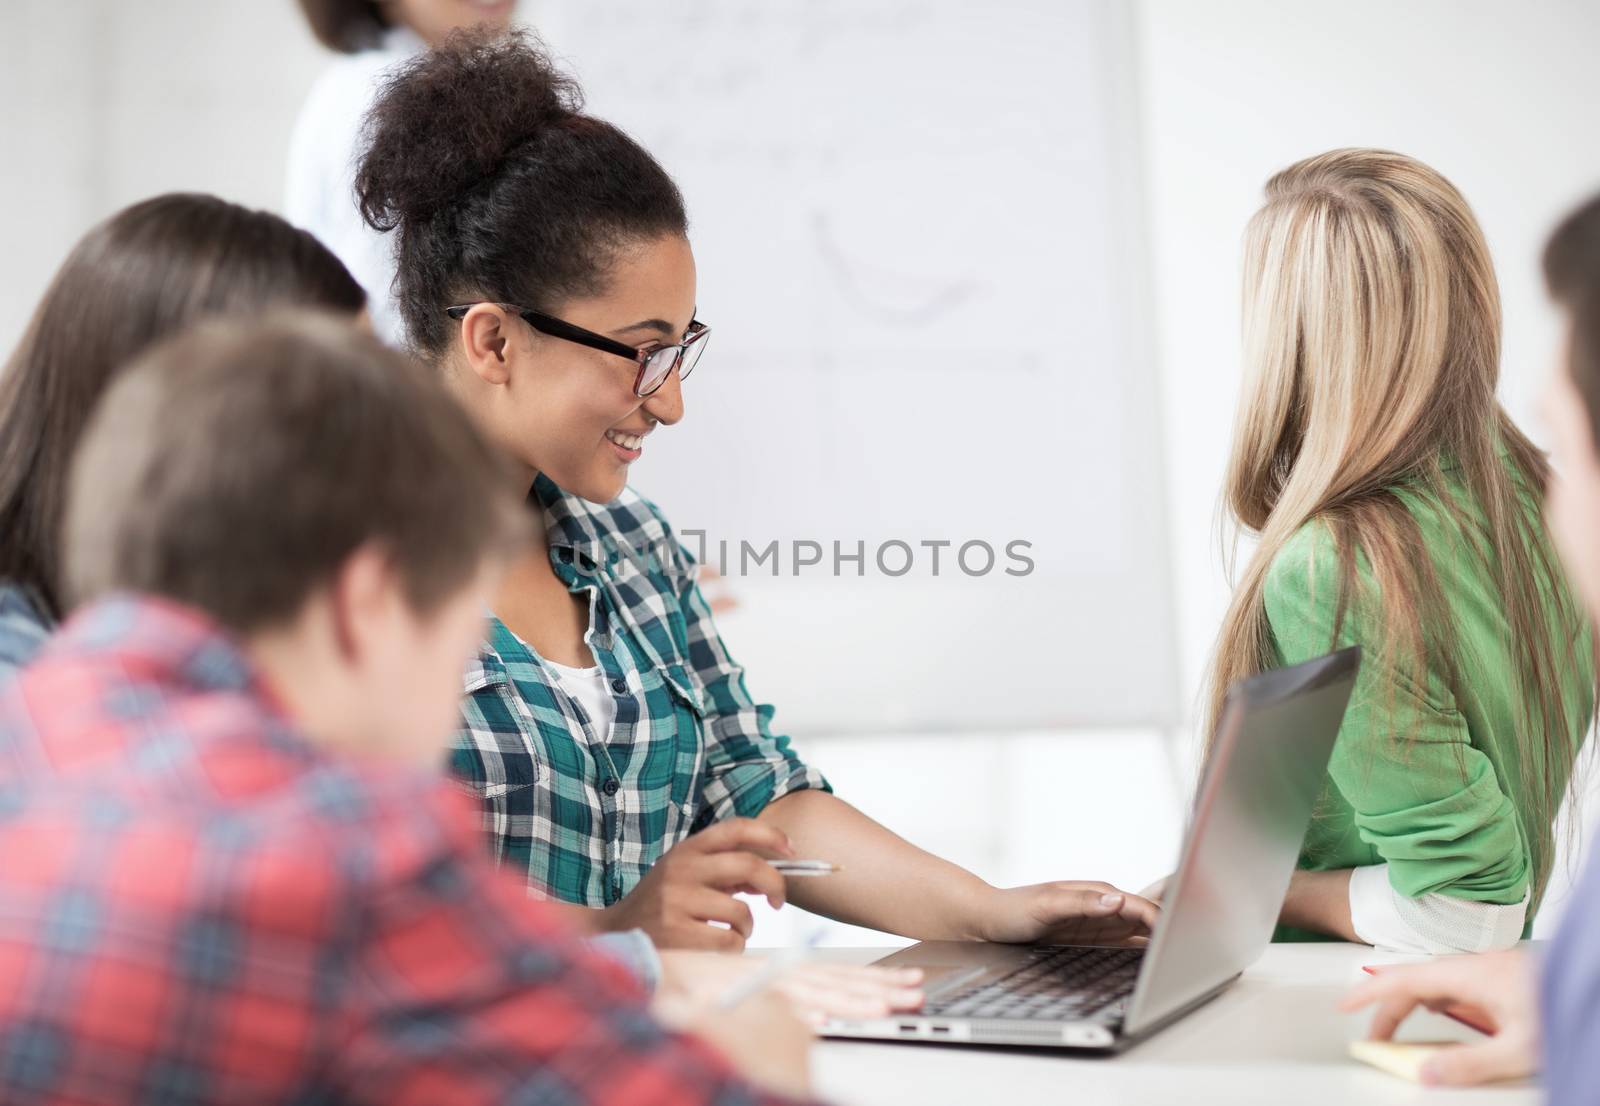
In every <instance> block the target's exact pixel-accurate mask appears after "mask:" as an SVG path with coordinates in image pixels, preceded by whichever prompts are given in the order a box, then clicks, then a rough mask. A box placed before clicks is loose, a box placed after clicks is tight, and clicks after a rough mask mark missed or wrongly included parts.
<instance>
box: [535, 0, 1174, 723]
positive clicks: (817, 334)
mask: <svg viewBox="0 0 1600 1106" xmlns="http://www.w3.org/2000/svg"><path fill="white" fill-rule="evenodd" d="M527 14H529V15H531V16H533V17H534V18H535V19H536V21H537V22H538V24H539V28H540V31H541V32H542V33H543V34H544V36H545V37H546V38H547V40H548V41H549V42H550V44H551V46H552V48H553V49H554V50H555V51H556V52H557V54H558V55H560V56H562V57H563V59H564V60H565V61H566V63H567V64H568V65H569V66H570V67H571V68H572V69H573V70H574V71H575V72H576V74H577V75H578V77H579V78H580V80H581V81H582V83H583V85H584V87H585V89H586V91H587V93H588V97H589V105H590V109H591V110H592V111H593V112H594V113H595V114H598V115H601V116H603V117H605V118H607V119H610V120H612V121H613V122H616V123H617V124H618V125H620V126H622V127H623V128H625V129H626V130H628V131H629V132H630V133H632V134H633V135H635V136H636V137H637V138H639V139H640V141H642V142H643V143H644V145H645V146H646V147H647V148H649V149H650V150H651V151H652V152H654V153H655V154H656V156H657V157H658V158H659V159H660V160H661V161H662V163H663V164H664V165H665V166H666V167H667V169H668V170H669V172H671V173H672V174H673V175H674V177H675V178H676V180H677V181H678V183H679V185H680V187H681V188H682V189H683V192H684V195H685V197H686V199H687V202H688V206H689V212H690V219H691V221H692V229H691V238H692V241H693V245H694V249H695V254H696V258H697V262H698V265H699V279H700V287H699V304H700V317H701V319H702V320H703V321H705V322H707V323H709V324H710V325H711V327H712V328H713V334H712V336H711V338H710V345H709V347H708V350H707V353H706V355H705V358H704V360H703V361H702V362H701V365H700V367H699V369H698V370H697V374H696V375H695V376H694V377H692V378H691V379H690V381H689V382H688V383H687V384H686V385H685V389H684V397H685V403H686V406H687V414H686V417H685V419H684V420H683V422H682V423H680V424H679V425H677V426H675V427H669V428H662V430H661V431H658V432H657V433H656V434H655V435H653V436H652V437H651V439H650V443H649V445H648V447H647V448H646V451H645V456H644V457H643V459H641V461H640V462H639V463H638V464H637V465H635V468H634V473H633V478H632V479H633V484H634V486H635V487H636V488H637V489H638V490H639V491H641V492H642V493H644V494H645V495H647V496H649V497H650V498H652V499H653V500H655V502H656V503H658V504H659V505H660V506H661V507H662V508H663V510H664V511H665V513H666V514H667V516H668V518H669V519H671V520H672V522H673V524H674V526H675V527H676V528H677V529H678V530H679V531H680V533H687V534H688V535H689V536H688V539H687V540H688V544H689V545H690V547H691V549H692V550H694V551H696V552H697V553H698V552H700V550H701V549H702V548H703V549H704V552H705V554H706V558H705V559H707V560H709V561H710V562H711V563H712V564H713V565H714V566H718V565H719V562H720V567H721V568H722V569H723V571H724V573H725V574H726V575H727V576H728V577H729V578H730V579H729V580H728V587H729V590H730V591H731V592H732V593H733V594H734V595H735V596H736V597H737V599H738V601H739V606H738V608H737V609H736V610H734V611H732V612H731V613H729V614H726V615H724V616H722V617H721V618H720V619H719V625H720V627H721V629H722V633H723V636H724V637H725V639H726V641H727V644H728V647H729V649H730V651H731V652H732V653H733V655H734V656H735V657H736V658H737V659H738V660H739V661H740V662H741V663H743V664H744V665H745V667H746V669H747V672H748V683H749V686H750V689H751V692H752V693H753V694H754V695H755V696H756V698H757V699H758V700H759V701H763V702H770V703H773V704H775V705H776V706H777V707H778V715H777V722H776V725H777V726H778V728H779V729H780V730H785V731H788V732H791V733H820V732H850V733H855V732H868V731H892V730H902V729H903V730H918V731H921V730H929V729H939V730H944V729H956V730H972V729H998V728H1017V727H1033V726H1073V725H1096V726H1101V725H1124V724H1125V725H1156V726H1165V725H1169V724H1171V723H1172V722H1173V721H1174V720H1175V719H1176V717H1177V715H1178V713H1179V712H1178V709H1177V706H1178V704H1177V700H1178V696H1177V675H1176V665H1175V647H1174V643H1173V638H1174V629H1173V613H1172V597H1171V581H1170V573H1169V570H1168V565H1167V554H1166V549H1167V543H1166V523H1165V517H1164V507H1163V497H1162V489H1161V475H1160V474H1161V456H1160V442H1159V440H1158V436H1159V434H1158V427H1159V425H1160V423H1159V418H1158V412H1157V408H1156V402H1157V397H1156V385H1155V365H1154V358H1153V354H1152V350H1151V346H1150V342H1149V339H1148V333H1149V330H1150V326H1149V322H1148V320H1149V306H1148V295H1147V292H1146V287H1145V274H1144V272H1143V269H1142V266H1143V258H1144V246H1143V228H1142V224H1141V219H1142V213H1141V203H1140V199H1141V198H1140V174H1139V169H1138V161H1137V158H1138V146H1139V143H1138V113H1137V105H1136V104H1135V103H1134V102H1133V99H1132V95H1131V91H1130V90H1131V89H1132V88H1133V73H1132V68H1133V65H1134V62H1135V58H1134V49H1133V44H1132V35H1131V28H1130V27H1129V26H1128V25H1127V20H1128V19H1129V18H1130V17H1129V16H1128V15H1127V13H1126V8H1125V6H1124V5H1121V4H1118V3H1116V2H1114V0H1105V2H1090V0H1075V2H1060V0H999V2H990V3H983V4H974V3H970V2H963V0H915V2H910V0H697V2H694V3H670V4H662V3H659V2H657V0H558V2H550V3H546V4H543V5H540V6H538V7H537V8H535V9H534V10H533V11H530V12H528V13H527ZM697 535H703V537H700V536H697ZM940 542H945V543H949V544H948V545H939V544H937V543H940ZM746 543H748V551H746V549H745V544H746ZM773 543H776V545H775V546H774V544H773ZM797 543H799V544H797ZM835 543H837V550H836V548H835ZM896 543H900V544H896ZM1017 543H1025V544H1017ZM986 547H987V549H988V550H992V559H991V556H990V554H988V553H986V552H985V548H986ZM836 552H837V553H838V554H841V555H842V559H838V560H836ZM963 552H964V555H963ZM856 553H860V554H861V555H862V560H861V561H860V562H857V561H855V560H854V559H852V557H851V555H852V554H856ZM742 554H743V555H742ZM935 555H937V564H936V563H935ZM816 558H820V559H819V560H816ZM1008 570H1009V571H1008Z"/></svg>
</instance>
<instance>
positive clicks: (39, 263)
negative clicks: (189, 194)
mask: <svg viewBox="0 0 1600 1106" xmlns="http://www.w3.org/2000/svg"><path fill="white" fill-rule="evenodd" d="M323 64H324V54H323V51H322V50H321V48H320V47H318V46H317V44H316V42H315V40H314V39H312V37H311V34H310V32H309V31H308V30H307V29H306V27H305V23H304V20H303V19H302V18H301V16H300V10H299V7H298V6H297V5H296V4H295V3H294V0H250V2H248V3H241V2H238V0H222V2H218V0H160V2H159V3H129V2H126V0H4V4H3V5H0V103H3V104H5V105H6V107H5V110H4V111H3V112H0V210H3V211H4V212H5V213H6V216H5V218H4V219H0V351H5V352H9V351H10V349H11V347H12V346H13V345H15V343H16V340H17V338H18V337H19V336H20V334H21V332H22V328H23V327H24V326H25V325H26V323H27V320H28V317H29V316H30V315H31V314H32V312H33V307H34V304H35V303H37V302H38V299H39V296H40V295H41V294H42V293H43V291H44V288H45V285H46V284H47V283H48V282H49V279H50V277H51V275H52V274H53V273H54V271H55V269H56V267H57V266H58V265H59V264H60V263H61V259H62V258H63V257H64V256H65V255H66V253H67V251H68V250H69V249H71V247H72V245H73V243H74V242H76V241H77V240H78V239H79V238H80V237H81V236H82V235H83V232H84V231H85V230H87V229H88V228H89V226H90V225H91V224H92V223H94V222H96V221H97V220H99V219H102V218H104V217H105V216H107V215H110V214H111V213H112V212H114V211H116V210H118V209H119V208H122V207H124V206H126V205H127V204H129V203H132V202H133V201H135V200H140V199H144V198H146V197H148V196H152V195H155V194H157V193H160V192H166V191H173V190H190V191H203V192H215V193H217V194H218V195H221V196H223V197H225V198H227V199H230V200H235V201H237V202H239V203H244V204H249V205H251V206H253V207H264V208H268V209H272V210H278V209H280V208H281V204H282V193H283V159H284V155H285V152H286V151H287V148H288V144H289V130H290V127H291V126H292V125H293V123H294V117H295V113H296V112H298V111H299V109H300V101H301V98H302V97H303V96H304V95H305V92H306V89H307V88H308V87H309V86H310V84H311V82H312V80H313V79H314V78H315V76H316V74H317V72H318V70H319V69H320V68H321V66H322V65H323ZM0 360H3V353H0Z"/></svg>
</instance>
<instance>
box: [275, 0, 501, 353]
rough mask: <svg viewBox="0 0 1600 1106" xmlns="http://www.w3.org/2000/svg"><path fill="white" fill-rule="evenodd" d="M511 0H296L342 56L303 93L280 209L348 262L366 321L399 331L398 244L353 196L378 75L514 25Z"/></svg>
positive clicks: (388, 334)
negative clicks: (366, 309) (453, 37)
mask: <svg viewBox="0 0 1600 1106" xmlns="http://www.w3.org/2000/svg"><path fill="white" fill-rule="evenodd" d="M516 6H517V5H516V0H300V8H301V10H302V11H303V12H304V13H305V17H306V21H307V22H308V23H309V24H310V25H311V31H312V33H313V34H314V35H316V36H317V41H318V42H320V43H322V44H323V45H324V46H326V47H327V48H328V49H330V50H334V51H337V52H338V53H339V54H340V55H341V56H340V57H338V58H337V59H335V60H334V62H333V64H331V65H329V66H328V68H327V70H326V71H325V72H324V73H323V74H322V76H321V77H319V78H318V79H317V82H316V84H314V85H313V86H312V87H311V92H310V94H309V95H307V96H306V102H305V104H304V106H302V107H301V109H300V117H299V119H298V120H297V121H296V122H295V127H294V133H293V135H292V136H291V138H290V140H289V161H288V170H287V174H286V183H285V187H284V214H285V215H287V216H288V218H289V221H290V222H291V223H293V224H295V225H296V226H298V227H303V228H305V229H306V230H309V231H310V232H311V233H312V234H314V235H316V236H317V238H319V239H320V240H321V241H322V242H323V243H324V244H325V245H326V246H327V247H328V248H329V249H331V250H332V251H333V252H334V253H335V254H336V255H337V256H338V258H339V260H341V261H343V262H344V263H345V266H346V267H347V268H348V269H349V270H350V272H351V273H352V274H354V275H355V278H356V280H357V281H359V282H360V283H361V287H362V288H364V289H366V292H367V300H368V302H369V303H370V304H371V308H370V310H371V314H372V326H373V329H374V330H375V331H376V332H377V334H378V336H379V337H380V338H382V339H383V340H384V341H386V342H388V343H389V344H390V345H392V346H399V345H401V344H402V343H403V342H404V340H405V328H404V326H403V325H402V323H401V321H400V318H399V315H398V314H397V313H396V311H395V307H394V302H393V291H392V286H393V284H394V246H393V243H392V242H390V241H389V240H388V239H387V238H385V237H384V236H383V235H381V234H379V233H377V232H376V231H374V230H373V229H372V228H371V227H369V226H367V224H366V222H365V220H363V219H362V218H361V212H360V210H359V209H358V208H357V206H356V199H355V188H354V180H355V163H356V159H357V157H358V156H359V155H360V152H361V151H360V143H361V122H362V119H363V118H364V117H365V116H366V114H367V109H368V108H370V107H371V106H372V100H373V97H374V96H375V95H376V94H377V91H378V87H379V85H380V84H381V83H382V78H383V74H384V73H385V72H386V71H387V70H389V69H391V68H393V67H394V66H395V65H396V64H397V63H399V62H402V61H405V60H406V59H407V58H409V57H411V56H412V55H414V54H416V53H417V52H418V51H420V50H423V49H425V48H427V47H428V46H432V45H435V44H436V43H439V42H442V41H443V40H444V38H445V36H447V35H448V34H449V33H450V32H451V31H455V30H460V29H462V28H468V27H485V28H487V29H489V30H491V31H505V30H507V29H508V28H509V27H510V26H511V18H512V15H513V13H514V12H515V9H516Z"/></svg>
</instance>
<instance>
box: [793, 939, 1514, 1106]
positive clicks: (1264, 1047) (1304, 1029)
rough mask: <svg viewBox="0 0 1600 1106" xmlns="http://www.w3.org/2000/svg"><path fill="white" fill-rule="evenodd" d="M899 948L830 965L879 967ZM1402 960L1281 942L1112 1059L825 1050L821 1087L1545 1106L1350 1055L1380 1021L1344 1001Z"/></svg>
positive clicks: (917, 1098) (1140, 1103) (1429, 1033)
mask: <svg viewBox="0 0 1600 1106" xmlns="http://www.w3.org/2000/svg"><path fill="white" fill-rule="evenodd" d="M888 951H890V950H885V949H838V950H831V951H829V952H826V953H824V954H822V955H827V956H829V957H837V958H838V959H841V960H848V961H851V962H856V963H867V962H869V961H871V960H875V959H877V958H878V957H879V956H881V955H883V954H884V953H886V952H888ZM1401 959H1404V958H1403V957H1395V956H1388V955H1386V954H1384V953H1380V952H1375V951H1373V950H1372V949H1370V948H1366V947H1365V946H1359V945H1342V944H1328V945H1274V946H1272V947H1271V948H1270V949H1269V950H1268V951H1267V953H1266V954H1265V955H1264V956H1263V957H1262V958H1261V960H1260V961H1258V962H1257V963H1256V965H1255V966H1254V967H1253V968H1251V969H1250V970H1249V971H1247V972H1245V974H1244V975H1243V976H1242V977H1240V978H1239V980H1238V981H1237V982H1235V983H1234V984H1233V986H1232V987H1230V988H1228V990H1226V991H1225V992H1223V994H1222V995H1221V996H1219V997H1218V998H1216V999H1214V1000H1213V1001H1211V1002H1210V1003H1208V1004H1206V1005H1205V1006H1203V1007H1201V1008H1200V1009H1199V1010H1197V1011H1195V1012H1194V1013H1192V1014H1190V1015H1189V1016H1188V1017H1186V1018H1183V1019H1181V1020H1180V1021H1178V1022H1175V1023H1174V1024H1172V1025H1170V1026H1168V1027H1167V1028H1166V1029H1164V1030H1162V1031H1161V1032H1159V1033H1157V1034H1156V1035H1155V1036H1153V1037H1151V1038H1149V1039H1148V1040H1146V1041H1144V1042H1143V1043H1141V1044H1138V1045H1135V1046H1134V1047H1133V1048H1132V1049H1130V1050H1129V1051H1128V1052H1126V1053H1123V1054H1122V1055H1120V1056H1115V1057H1110V1058H1102V1059H1089V1058H1085V1059H1076V1058H1073V1057H1070V1056H1065V1055H1046V1054H1042V1053H1037V1052H1034V1053H1021V1052H1002V1051H996V1050H994V1049H987V1048H968V1047H951V1046H937V1045H902V1044H879V1043H875V1042H860V1041H824V1042H822V1043H821V1044H820V1045H819V1047H818V1049H817V1055H816V1061H815V1066H814V1069H813V1070H814V1073H815V1077H816V1090H817V1093H818V1094H819V1096H820V1097H821V1098H822V1099H823V1100H824V1101H826V1102H831V1103H837V1104H838V1106H908V1104H915V1106H921V1104H927V1106H939V1104H942V1103H962V1104H964V1106H967V1104H979V1106H1003V1104H1008V1103H1013V1102H1015V1103H1027V1104H1030V1106H1032V1104H1041V1106H1046V1104H1048V1106H1058V1104H1059V1106H1079V1104H1084V1106H1088V1104H1094V1106H1101V1104H1105V1106H1112V1104H1121V1103H1127V1104H1130V1106H1166V1104H1169V1103H1174V1104H1179V1106H1206V1104H1210V1103H1219V1104H1227V1106H1238V1104H1240V1103H1272V1104H1274V1106H1321V1104H1322V1103H1339V1104H1341V1106H1344V1104H1349V1103H1361V1104H1366V1103H1390V1102H1404V1103H1455V1104H1457V1106H1511V1104H1516V1106H1532V1104H1534V1103H1538V1102H1539V1101H1540V1095H1539V1092H1538V1089H1537V1088H1536V1087H1534V1086H1533V1085H1532V1084H1526V1083H1525V1084H1517V1085H1510V1086H1505V1085H1502V1086H1496V1087H1486V1088H1475V1089H1472V1090H1465V1091H1463V1090H1455V1089H1445V1088H1424V1087H1421V1086H1418V1085H1416V1084H1414V1083H1409V1082H1406V1081H1404V1080H1400V1079H1396V1078H1395V1077H1393V1076H1390V1075H1385V1074H1383V1073H1382V1072H1379V1071H1377V1070H1375V1069H1373V1068H1369V1067H1367V1066H1366V1065H1364V1064H1360V1063H1357V1062H1356V1061H1354V1060H1351V1059H1349V1056H1348V1053H1347V1052H1346V1047H1347V1044H1348V1042H1349V1041H1351V1040H1354V1039H1356V1038H1358V1037H1361V1036H1364V1035H1365V1032H1366V1025H1367V1021H1368V1018H1369V1016H1370V1015H1369V1014H1366V1013H1363V1014H1360V1015H1357V1016H1355V1017H1346V1016H1344V1015H1341V1014H1339V1013H1338V1012H1336V1011H1335V1010H1334V1009H1333V1005H1334V1002H1335V1001H1336V1000H1337V999H1338V998H1339V997H1340V996H1341V995H1342V994H1344V992H1345V991H1346V990H1347V989H1348V988H1349V987H1350V986H1351V985H1352V984H1354V983H1355V982H1357V981H1358V980H1359V979H1361V978H1362V976H1361V965H1363V964H1375V963H1387V962H1392V961H1397V960H1401ZM1473 1035H1474V1034H1473V1032H1472V1031H1471V1030H1469V1029H1466V1028H1465V1027H1463V1026H1460V1025H1458V1024H1457V1023H1455V1022H1453V1021H1450V1020H1449V1019H1447V1018H1443V1017H1438V1016H1435V1015H1432V1014H1429V1013H1427V1012H1426V1011H1422V1012H1419V1013H1417V1014H1413V1015H1412V1017H1411V1020H1410V1021H1408V1022H1407V1023H1406V1025H1405V1027H1404V1028H1403V1029H1402V1031H1401V1038H1402V1039H1412V1040H1445V1039H1467V1038H1469V1037H1472V1036H1473Z"/></svg>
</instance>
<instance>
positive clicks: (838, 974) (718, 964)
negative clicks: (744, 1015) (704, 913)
mask: <svg viewBox="0 0 1600 1106" xmlns="http://www.w3.org/2000/svg"><path fill="white" fill-rule="evenodd" d="M762 967H763V964H762V961H761V960H760V959H759V958H757V957H753V956H752V957H746V956H736V955H732V954H730V953H719V952H687V951H683V950H670V951H666V952H663V953H661V985H660V987H659V988H658V990H657V992H656V994H657V995H658V997H659V998H660V999H661V1000H664V1001H666V1002H668V1003H669V1004H672V1003H680V1002H687V1003H689V1004H691V1005H709V1004H712V1003H714V1002H715V1001H716V1000H717V998H718V997H720V996H721V995H723V994H726V993H727V991H728V990H729V989H730V988H732V987H733V986H734V985H735V984H737V983H738V982H739V981H740V980H741V979H744V978H746V977H747V976H749V975H751V974H753V973H755V972H758V971H760V970H761V969H762ZM921 983H922V972H921V970H920V969H916V968H878V967H870V966H866V965H857V964H829V963H823V962H817V961H811V962H807V963H800V964H795V965H794V966H793V967H791V968H789V969H788V970H787V971H785V972H784V973H783V974H781V975H779V976H778V977H777V978H776V979H775V980H774V981H773V983H772V987H771V989H772V990H773V991H774V992H775V993H777V994H779V995H781V996H783V998H785V999H786V1000H788V1002H789V1004H790V1008H791V1009H792V1010H793V1011H794V1013H795V1015H796V1016H797V1017H799V1018H801V1019H802V1020H803V1021H805V1022H807V1023H808V1024H810V1025H812V1026H816V1025H819V1024H821V1023H822V1022H823V1021H825V1020H826V1019H828V1018H883V1017H888V1016H889V1015H890V1014H897V1013H903V1012H908V1011H912V1010H918V1009H920V1008H921V1007H922V990H921V986H920V985H921Z"/></svg>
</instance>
